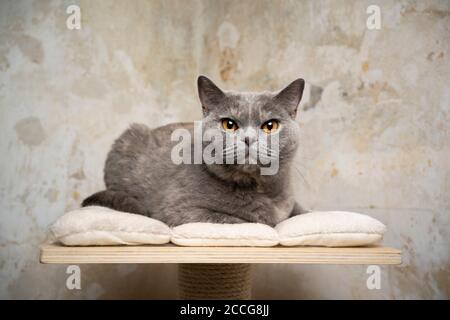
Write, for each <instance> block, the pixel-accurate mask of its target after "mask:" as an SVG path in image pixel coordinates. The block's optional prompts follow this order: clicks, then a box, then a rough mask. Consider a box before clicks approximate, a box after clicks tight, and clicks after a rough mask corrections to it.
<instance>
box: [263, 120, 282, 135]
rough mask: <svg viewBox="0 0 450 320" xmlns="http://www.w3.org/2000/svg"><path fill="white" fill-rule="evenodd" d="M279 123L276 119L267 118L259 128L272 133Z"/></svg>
mask: <svg viewBox="0 0 450 320" xmlns="http://www.w3.org/2000/svg"><path fill="white" fill-rule="evenodd" d="M278 127H279V123H278V121H277V120H269V121H266V122H264V123H263V124H262V126H261V129H263V131H264V132H265V133H267V134H269V133H274V132H275V131H277V130H278Z"/></svg>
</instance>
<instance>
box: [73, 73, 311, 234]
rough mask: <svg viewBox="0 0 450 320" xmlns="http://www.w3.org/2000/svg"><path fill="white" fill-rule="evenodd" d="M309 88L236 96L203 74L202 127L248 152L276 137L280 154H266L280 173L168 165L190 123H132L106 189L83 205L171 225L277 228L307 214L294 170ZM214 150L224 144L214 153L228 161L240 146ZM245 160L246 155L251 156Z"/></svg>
mask: <svg viewBox="0 0 450 320" xmlns="http://www.w3.org/2000/svg"><path fill="white" fill-rule="evenodd" d="M304 84H305V82H304V80H303V79H297V80H295V81H294V82H292V83H291V84H290V85H288V86H287V87H286V88H284V89H283V90H281V91H279V92H276V93H272V92H263V93H237V92H228V91H227V92H224V91H222V90H220V89H219V88H218V87H217V86H216V85H215V84H214V83H213V82H212V81H211V80H209V79H208V78H206V77H204V76H200V77H199V78H198V92H199V97H200V101H201V105H202V109H203V116H204V117H203V122H202V123H203V129H204V130H205V129H207V130H212V131H213V132H215V133H217V134H219V135H222V136H223V137H224V138H227V137H233V138H234V140H232V141H234V142H237V141H239V142H240V144H239V145H241V146H242V145H244V146H245V147H247V148H254V146H255V145H256V144H257V143H258V141H257V140H258V136H260V135H261V134H266V135H268V136H270V135H277V136H278V140H279V147H278V151H275V150H274V149H273V148H272V146H271V145H270V144H266V145H265V148H262V149H265V151H266V155H267V152H268V154H269V157H270V156H271V153H272V156H273V155H276V156H277V158H278V159H279V160H278V172H277V173H276V174H274V175H262V174H261V169H262V168H263V167H264V164H262V163H260V162H257V163H253V164H252V163H244V164H227V162H225V161H223V164H220V163H212V164H207V163H205V162H204V161H202V163H200V164H179V165H177V164H175V163H174V162H173V161H172V159H171V154H172V148H173V147H174V146H175V145H176V144H177V142H176V141H171V134H172V132H173V131H174V130H176V129H180V128H184V129H187V130H189V132H193V130H194V129H193V128H194V125H193V124H189V123H174V124H169V125H166V126H163V127H160V128H156V129H149V128H148V127H147V126H145V125H141V124H133V125H131V127H130V128H129V129H128V130H126V131H125V132H124V133H123V134H122V135H121V136H120V137H119V138H118V139H117V140H116V141H115V143H114V145H113V146H112V149H111V151H110V152H109V154H108V157H107V160H106V165H105V171H104V174H105V175H104V177H105V184H106V190H104V191H100V192H97V193H95V194H93V195H91V196H90V197H88V198H86V199H85V200H84V201H83V204H82V205H83V206H90V205H99V206H105V207H109V208H112V209H116V210H119V211H125V212H131V213H137V214H142V215H146V216H149V217H152V218H155V219H159V220H161V221H163V222H165V223H167V224H168V225H170V226H176V225H180V224H183V223H189V222H214V223H244V222H258V223H264V224H268V225H270V226H274V225H275V224H277V223H279V222H280V221H282V220H284V219H286V218H288V217H289V216H293V215H297V214H301V213H303V212H304V211H303V209H302V208H301V207H300V206H299V205H298V204H297V203H296V201H295V200H294V196H293V192H292V185H291V182H292V181H291V177H292V172H291V169H292V168H291V167H292V160H293V157H294V154H295V152H296V150H297V145H298V125H297V123H296V122H295V116H296V113H297V107H298V104H299V102H300V100H301V97H302V94H303V88H304ZM238 132H240V133H241V134H240V135H237V133H238ZM243 132H244V133H245V134H242V133H243ZM224 141H225V140H224ZM203 143H205V142H203ZM214 143H216V142H215V140H214V142H213V143H212V144H213V145H214ZM217 144H221V145H222V151H221V149H220V148H219V146H217V147H218V148H217V150H216V149H215V151H214V152H215V153H216V154H215V156H218V157H219V158H220V157H223V158H224V159H225V157H226V156H228V153H229V151H230V149H231V150H233V151H236V150H237V149H238V147H237V143H236V145H235V146H234V147H233V148H229V147H227V146H228V145H223V141H222V142H221V141H217ZM203 147H204V145H203ZM193 149H194V147H193V148H192V149H191V150H193ZM258 152H259V151H258ZM245 157H246V158H248V157H249V154H248V152H246V153H245ZM234 159H236V158H234Z"/></svg>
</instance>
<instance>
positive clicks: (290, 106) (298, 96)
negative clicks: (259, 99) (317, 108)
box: [274, 79, 305, 118]
mask: <svg viewBox="0 0 450 320" xmlns="http://www.w3.org/2000/svg"><path fill="white" fill-rule="evenodd" d="M304 88H305V80H303V79H297V80H295V81H293V82H291V84H289V85H288V86H287V87H286V88H284V89H282V90H281V91H280V92H279V93H277V95H276V96H275V98H274V99H275V102H276V103H277V104H278V105H281V106H283V107H284V108H286V110H287V111H288V112H289V114H290V115H291V117H292V118H295V116H296V114H297V108H298V104H299V103H300V100H302V95H303V89H304Z"/></svg>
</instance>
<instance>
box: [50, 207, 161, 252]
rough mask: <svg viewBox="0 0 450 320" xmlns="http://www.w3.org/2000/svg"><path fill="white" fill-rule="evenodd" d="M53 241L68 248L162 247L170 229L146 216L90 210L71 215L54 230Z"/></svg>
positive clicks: (77, 211)
mask: <svg viewBox="0 0 450 320" xmlns="http://www.w3.org/2000/svg"><path fill="white" fill-rule="evenodd" d="M50 234H51V237H52V238H53V240H55V241H58V242H61V243H62V244H64V245H67V246H90V245H137V244H163V243H168V242H169V241H170V228H169V227H168V226H167V225H166V224H164V223H163V222H161V221H159V220H155V219H152V218H149V217H146V216H143V215H137V214H132V213H126V212H120V211H116V210H112V209H109V208H105V207H99V206H90V207H84V208H81V209H77V210H74V211H70V212H68V213H66V214H64V215H63V216H61V217H60V218H59V219H58V220H57V221H56V222H55V223H54V224H53V225H52V226H51V227H50Z"/></svg>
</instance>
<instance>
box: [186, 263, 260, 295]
mask: <svg viewBox="0 0 450 320" xmlns="http://www.w3.org/2000/svg"><path fill="white" fill-rule="evenodd" d="M251 275H252V266H251V264H248V263H231V264H229V263H220V264H219V263H217V264H216V263H214V264H211V263H186V264H179V265H178V285H179V297H180V298H181V299H239V300H246V299H250V298H251V280H252V279H251V278H252V276H251Z"/></svg>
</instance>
